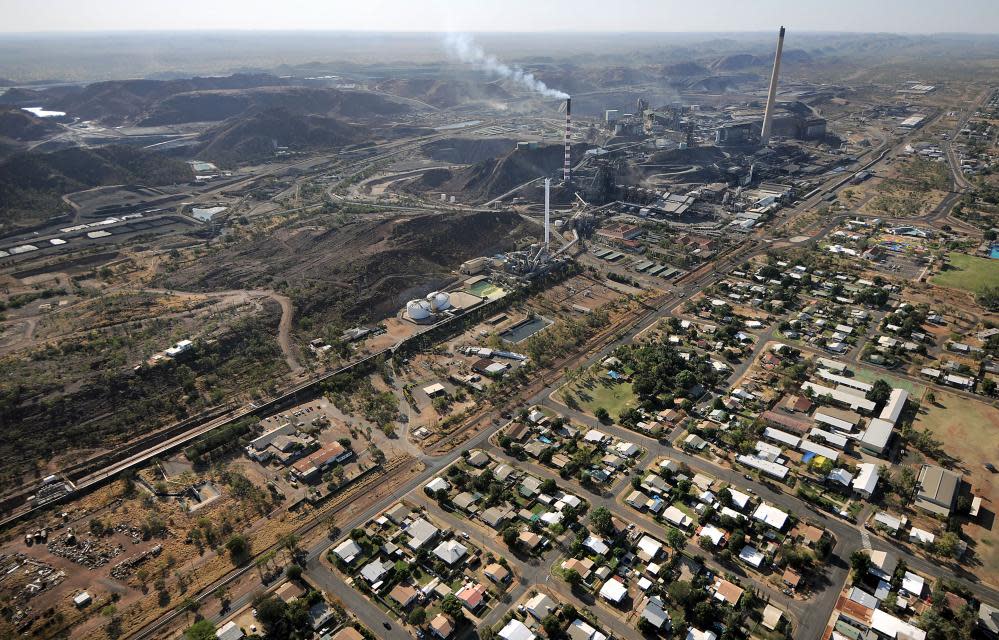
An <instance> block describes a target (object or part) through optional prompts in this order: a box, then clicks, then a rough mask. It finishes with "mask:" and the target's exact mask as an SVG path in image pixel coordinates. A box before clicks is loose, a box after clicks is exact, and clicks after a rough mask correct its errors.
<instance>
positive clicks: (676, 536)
mask: <svg viewBox="0 0 999 640" xmlns="http://www.w3.org/2000/svg"><path fill="white" fill-rule="evenodd" d="M666 542H667V543H669V546H670V547H672V548H673V549H674V550H676V551H682V550H683V548H684V547H686V546H687V536H685V535H684V534H683V532H682V531H680V530H679V529H677V528H676V527H670V530H669V531H667V532H666Z"/></svg>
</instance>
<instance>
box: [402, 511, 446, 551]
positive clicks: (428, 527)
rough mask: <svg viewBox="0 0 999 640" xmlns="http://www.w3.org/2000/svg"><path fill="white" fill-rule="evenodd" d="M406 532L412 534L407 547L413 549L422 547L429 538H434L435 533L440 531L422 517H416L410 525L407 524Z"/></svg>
mask: <svg viewBox="0 0 999 640" xmlns="http://www.w3.org/2000/svg"><path fill="white" fill-rule="evenodd" d="M406 533H408V534H409V535H410V536H412V538H411V539H410V541H409V543H408V544H409V548H410V549H413V550H414V551H415V550H419V549H421V548H423V547H424V546H426V545H427V544H428V543H429V542H430V541H431V540H433V539H434V538H436V537H437V534H438V533H440V529H438V528H437V527H435V526H434V525H432V524H430V523H429V522H427V521H426V520H424V519H423V518H418V519H417V520H415V521H414V522H413V523H412V524H411V525H409V528H407V529H406Z"/></svg>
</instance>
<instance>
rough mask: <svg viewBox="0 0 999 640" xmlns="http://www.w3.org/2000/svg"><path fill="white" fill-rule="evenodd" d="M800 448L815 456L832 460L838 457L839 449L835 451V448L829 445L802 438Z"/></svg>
mask: <svg viewBox="0 0 999 640" xmlns="http://www.w3.org/2000/svg"><path fill="white" fill-rule="evenodd" d="M800 448H801V450H802V451H805V452H808V453H814V454H815V455H817V456H822V457H823V458H828V459H830V460H832V461H833V462H836V460H838V459H839V451H836V450H835V449H832V448H830V447H827V446H824V445H821V444H817V443H815V442H812V441H811V440H802V441H801V447H800Z"/></svg>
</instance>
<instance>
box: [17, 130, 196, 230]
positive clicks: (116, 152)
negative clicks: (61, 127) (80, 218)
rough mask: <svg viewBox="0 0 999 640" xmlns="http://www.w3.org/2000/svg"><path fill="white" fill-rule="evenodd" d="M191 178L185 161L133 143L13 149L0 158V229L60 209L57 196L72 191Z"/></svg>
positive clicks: (48, 215) (46, 215)
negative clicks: (46, 150)
mask: <svg viewBox="0 0 999 640" xmlns="http://www.w3.org/2000/svg"><path fill="white" fill-rule="evenodd" d="M191 178H192V175H191V170H190V168H189V167H188V166H187V165H186V164H185V163H183V162H181V161H179V160H174V159H171V158H167V157H165V156H162V155H158V154H155V153H150V152H147V151H142V150H141V149H136V148H134V147H123V146H110V147H102V148H100V149H80V148H74V149H65V150H62V151H55V152H53V153H37V152H21V153H16V154H14V155H12V156H10V157H9V158H7V159H5V160H3V161H0V232H5V231H10V230H11V229H13V228H14V227H17V226H19V225H27V224H33V223H37V222H40V221H43V220H45V219H46V218H48V217H51V216H52V215H53V214H57V213H60V212H62V211H65V210H66V209H67V206H66V204H65V203H63V202H62V199H61V198H62V196H63V195H64V194H66V193H71V192H73V191H79V190H81V189H87V188H90V187H98V186H104V185H112V184H129V183H142V184H148V185H151V186H156V185H164V184H173V183H177V182H185V181H187V180H190V179H191Z"/></svg>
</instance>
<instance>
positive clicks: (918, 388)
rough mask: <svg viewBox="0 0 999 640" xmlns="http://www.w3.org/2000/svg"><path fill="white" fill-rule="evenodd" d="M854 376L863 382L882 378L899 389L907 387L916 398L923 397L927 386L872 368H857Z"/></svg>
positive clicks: (871, 381)
mask: <svg viewBox="0 0 999 640" xmlns="http://www.w3.org/2000/svg"><path fill="white" fill-rule="evenodd" d="M853 377H854V378H856V379H857V380H860V381H861V382H870V383H873V382H874V381H875V380H878V379H881V380H884V381H885V382H887V383H888V384H890V385H891V386H893V387H898V388H899V389H905V390H906V391H908V392H909V395H910V396H912V397H913V398H915V399H916V400H918V399H920V398H922V397H923V392H924V391H926V387H924V386H923V385H921V384H917V383H915V382H909V381H908V380H903V379H902V378H896V377H895V376H893V375H891V374H889V373H885V372H884V371H872V370H870V369H856V370H854V372H853Z"/></svg>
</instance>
